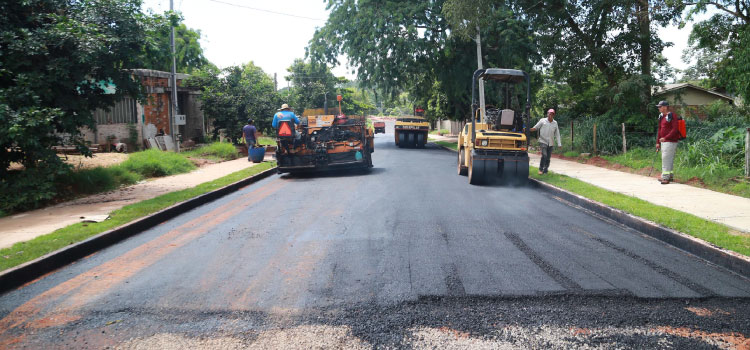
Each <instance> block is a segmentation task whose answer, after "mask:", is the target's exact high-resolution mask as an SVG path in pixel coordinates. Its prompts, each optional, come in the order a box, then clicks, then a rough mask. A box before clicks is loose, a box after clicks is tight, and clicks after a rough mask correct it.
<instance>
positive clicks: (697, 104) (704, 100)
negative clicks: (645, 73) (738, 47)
mask: <svg viewBox="0 0 750 350" xmlns="http://www.w3.org/2000/svg"><path fill="white" fill-rule="evenodd" d="M653 96H654V99H655V100H666V101H667V102H669V104H670V109H671V110H673V111H675V112H677V114H680V115H682V116H686V117H697V118H700V119H705V118H706V108H705V107H706V106H708V105H710V104H712V103H714V102H716V101H724V102H726V103H727V104H729V105H734V99H733V98H732V97H731V96H727V95H724V94H722V93H719V92H717V91H712V90H708V89H704V88H702V87H700V86H696V85H693V84H689V83H679V84H666V85H664V87H660V86H656V87H654V93H653Z"/></svg>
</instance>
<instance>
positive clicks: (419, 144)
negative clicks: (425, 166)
mask: <svg viewBox="0 0 750 350" xmlns="http://www.w3.org/2000/svg"><path fill="white" fill-rule="evenodd" d="M426 141H427V140H425V136H424V134H423V133H419V134H417V147H419V148H424V146H425V145H426V144H427V142H426Z"/></svg>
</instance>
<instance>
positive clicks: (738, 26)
mask: <svg viewBox="0 0 750 350" xmlns="http://www.w3.org/2000/svg"><path fill="white" fill-rule="evenodd" d="M709 7H711V8H712V10H714V14H713V15H712V16H711V17H710V18H709V19H707V20H705V21H702V22H699V23H696V24H695V25H694V26H693V30H692V32H691V33H690V39H689V41H688V43H689V44H690V45H691V49H690V52H692V53H694V55H695V56H698V60H697V62H696V64H695V65H694V67H693V68H694V69H693V70H695V71H698V72H700V70H701V69H702V70H703V71H704V72H706V74H693V76H698V77H700V78H703V77H705V78H708V79H709V80H710V81H711V84H712V85H715V86H719V87H723V88H726V89H727V90H728V91H729V92H731V93H734V94H737V95H739V96H741V97H742V98H743V99H744V100H745V101H750V71H749V70H748V69H747V67H748V66H750V4H748V2H747V1H729V0H715V1H714V0H712V1H709V0H698V1H696V2H695V6H694V7H693V8H692V9H691V10H690V12H689V13H688V19H691V18H692V16H693V15H694V14H696V13H703V12H706V11H708V10H709Z"/></svg>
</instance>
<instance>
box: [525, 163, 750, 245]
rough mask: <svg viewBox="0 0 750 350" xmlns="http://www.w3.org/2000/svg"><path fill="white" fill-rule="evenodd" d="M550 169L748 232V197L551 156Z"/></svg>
mask: <svg viewBox="0 0 750 350" xmlns="http://www.w3.org/2000/svg"><path fill="white" fill-rule="evenodd" d="M529 157H530V158H531V165H533V166H536V167H538V166H539V160H540V159H541V156H540V155H538V154H529ZM549 169H550V171H552V172H554V173H557V174H562V175H567V176H570V177H572V178H576V179H578V180H581V181H584V182H587V183H589V184H592V185H594V186H597V187H601V188H603V189H606V190H609V191H612V192H618V193H622V194H624V195H628V196H632V197H637V198H640V199H643V200H645V201H648V202H651V203H653V204H656V205H661V206H665V207H668V208H672V209H676V210H679V211H683V212H686V213H689V214H693V215H695V216H697V217H701V218H704V219H707V220H711V221H715V222H718V223H721V224H724V225H727V226H729V227H730V228H732V229H735V230H738V231H743V232H748V233H750V199H747V198H743V197H739V196H733V195H729V194H724V193H719V192H714V191H711V190H707V189H703V188H698V187H693V186H689V185H683V184H678V183H671V184H669V185H662V184H660V183H659V181H657V180H656V179H655V178H651V177H646V176H642V175H636V174H631V173H626V172H621V171H616V170H609V169H606V168H601V167H597V166H594V165H588V164H581V163H578V162H574V161H569V160H563V159H559V158H552V160H551V161H550V168H549ZM677 171H679V169H677Z"/></svg>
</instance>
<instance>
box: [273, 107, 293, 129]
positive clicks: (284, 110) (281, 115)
mask: <svg viewBox="0 0 750 350" xmlns="http://www.w3.org/2000/svg"><path fill="white" fill-rule="evenodd" d="M284 120H291V121H293V122H294V124H297V125H299V118H297V116H296V115H295V114H294V112H292V110H291V108H289V105H288V104H286V103H285V104H283V105H281V108H279V111H278V112H276V114H274V115H273V122H272V123H271V126H273V128H274V129H278V128H279V121H284Z"/></svg>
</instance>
